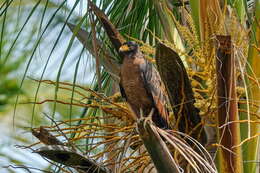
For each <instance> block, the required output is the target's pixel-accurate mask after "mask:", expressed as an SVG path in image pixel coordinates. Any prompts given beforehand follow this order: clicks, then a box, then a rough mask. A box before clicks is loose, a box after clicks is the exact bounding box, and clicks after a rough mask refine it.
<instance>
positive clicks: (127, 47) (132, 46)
mask: <svg viewBox="0 0 260 173" xmlns="http://www.w3.org/2000/svg"><path fill="white" fill-rule="evenodd" d="M137 51H138V44H137V43H136V42H134V41H128V42H125V43H123V44H122V46H121V47H120V48H119V53H122V54H123V55H126V56H131V55H133V54H135V53H136V52H137Z"/></svg>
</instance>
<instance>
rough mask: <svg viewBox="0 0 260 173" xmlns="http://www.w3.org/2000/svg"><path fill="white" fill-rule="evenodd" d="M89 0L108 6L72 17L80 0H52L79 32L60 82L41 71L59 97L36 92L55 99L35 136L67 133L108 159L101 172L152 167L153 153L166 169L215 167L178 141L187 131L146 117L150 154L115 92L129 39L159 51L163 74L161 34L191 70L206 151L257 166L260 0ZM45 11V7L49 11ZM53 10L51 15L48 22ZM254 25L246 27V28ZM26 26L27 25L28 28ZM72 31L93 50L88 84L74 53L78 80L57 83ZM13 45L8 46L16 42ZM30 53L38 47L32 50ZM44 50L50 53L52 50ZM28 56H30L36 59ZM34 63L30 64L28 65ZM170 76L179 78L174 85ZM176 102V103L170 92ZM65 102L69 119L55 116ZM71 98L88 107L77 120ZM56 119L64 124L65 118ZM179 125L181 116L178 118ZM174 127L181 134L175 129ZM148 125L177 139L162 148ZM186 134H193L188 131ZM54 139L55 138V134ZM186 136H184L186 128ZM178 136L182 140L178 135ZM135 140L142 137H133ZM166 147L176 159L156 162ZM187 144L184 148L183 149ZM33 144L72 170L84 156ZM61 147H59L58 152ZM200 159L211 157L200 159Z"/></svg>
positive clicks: (69, 140) (235, 164) (220, 161)
mask: <svg viewBox="0 0 260 173" xmlns="http://www.w3.org/2000/svg"><path fill="white" fill-rule="evenodd" d="M40 2H43V1H38V2H36V5H35V6H34V7H35V8H33V9H32V10H31V11H30V12H32V13H34V10H35V9H36V7H37V4H38V3H39V4H40ZM51 2H52V1H48V0H46V1H45V3H44V4H45V5H43V7H49V6H48V3H51ZM93 2H94V3H96V5H97V6H98V7H99V8H100V9H101V10H102V11H103V12H104V13H105V14H104V13H103V12H100V11H98V8H93V6H92V7H91V5H90V4H89V3H88V4H87V5H86V11H87V12H86V14H85V15H84V16H83V17H79V16H75V19H70V18H71V14H72V13H73V12H74V11H75V8H74V7H76V6H77V5H78V6H80V3H79V1H76V2H75V3H74V4H73V7H72V8H69V7H68V8H66V9H65V8H63V6H64V5H65V4H66V1H63V2H61V3H60V4H55V3H52V6H51V8H53V9H54V10H55V9H57V11H59V10H60V9H62V8H63V10H64V11H65V12H64V13H65V14H64V16H61V19H62V20H63V21H65V24H63V25H62V28H64V27H65V26H66V24H67V23H68V21H69V22H70V23H74V24H75V25H71V24H70V25H69V26H70V28H72V30H73V35H72V37H71V39H70V41H69V43H68V48H67V49H66V50H65V52H64V56H63V58H62V59H60V66H59V67H58V68H56V69H58V73H57V77H56V80H55V82H53V81H49V80H43V77H44V74H45V71H42V72H41V77H40V78H39V80H37V82H39V84H41V83H46V84H49V85H53V86H54V87H55V92H54V93H53V96H54V97H53V98H50V99H46V100H44V101H43V102H42V101H38V94H36V95H35V99H33V101H32V102H34V103H35V105H36V104H37V105H38V104H40V105H41V103H44V102H51V103H52V110H51V111H50V113H49V115H45V116H47V117H48V118H49V119H51V121H52V125H51V126H45V127H42V128H39V129H35V132H34V133H35V134H36V136H37V134H38V138H39V139H40V141H41V142H43V141H44V140H43V137H41V135H40V134H41V130H42V132H43V131H44V130H43V129H45V130H46V129H48V130H51V129H52V130H53V131H54V132H55V134H57V136H60V137H63V138H65V139H63V140H64V141H65V143H66V145H67V146H70V147H72V148H74V149H76V150H79V151H81V152H82V153H87V155H88V156H89V157H91V158H94V159H95V160H96V162H97V163H102V164H103V166H104V167H101V168H100V169H102V170H103V171H105V172H106V171H107V170H106V169H112V170H113V169H114V170H119V171H121V172H126V171H128V170H129V171H133V170H139V171H140V170H147V169H149V168H150V167H153V164H151V162H152V161H151V159H152V160H153V163H154V165H155V167H156V168H157V171H159V172H160V171H163V169H167V168H169V169H172V170H175V171H176V172H178V171H179V170H180V169H179V167H183V165H186V169H187V170H186V171H189V170H193V171H195V172H196V171H197V172H201V170H203V171H208V172H210V171H211V172H214V171H215V170H214V166H213V167H210V166H209V165H208V162H209V163H211V162H210V160H208V159H207V157H205V158H203V157H201V158H199V159H197V160H196V158H198V157H199V155H197V154H196V150H195V151H194V152H191V153H188V151H190V150H183V147H184V146H185V147H188V145H187V143H185V141H182V140H181V139H179V137H180V136H182V134H180V133H177V134H175V133H168V132H165V131H160V129H157V128H154V127H153V126H152V125H149V124H148V126H147V128H142V127H143V124H142V123H141V126H139V135H140V137H141V138H142V140H143V142H144V144H145V147H146V150H147V151H148V153H149V154H148V153H147V151H146V150H144V149H143V150H141V146H142V145H141V144H140V143H142V141H141V140H140V138H139V137H138V135H137V134H136V133H135V132H134V130H133V129H134V125H133V123H134V122H133V120H131V118H130V115H129V114H130V113H129V110H128V109H127V107H126V106H125V104H124V102H123V101H122V100H121V98H120V96H118V95H119V94H117V91H118V90H117V82H118V66H120V65H119V64H120V63H121V62H122V60H121V57H120V56H118V54H117V51H116V49H115V47H117V46H118V45H120V44H121V43H122V42H123V41H124V40H135V41H137V42H138V43H139V44H140V45H142V46H141V49H142V51H143V52H144V53H145V55H146V56H147V59H148V60H151V61H152V62H153V61H154V57H155V56H156V62H157V66H158V70H159V71H160V74H161V75H162V76H163V74H164V72H165V69H166V67H167V62H166V64H165V66H163V65H162V64H161V62H162V61H160V60H162V58H161V56H160V54H157V55H155V50H156V52H160V51H162V53H164V51H163V49H159V48H157V49H155V48H154V46H155V45H157V44H158V43H159V42H160V43H161V45H162V46H164V47H168V48H170V49H171V50H173V51H174V52H175V53H176V54H177V55H178V56H180V58H181V59H182V61H183V63H184V66H185V71H187V74H188V76H189V81H190V84H191V86H192V90H193V92H194V97H195V103H194V105H195V106H196V108H197V109H199V110H200V112H199V114H200V116H201V117H202V119H203V120H204V127H205V129H206V132H207V133H208V134H207V135H208V145H207V146H204V147H206V148H207V149H208V150H209V151H211V149H213V159H215V160H216V163H217V167H218V170H219V172H256V171H258V169H257V164H256V160H257V158H258V155H257V153H258V134H257V131H258V128H259V127H258V121H257V119H258V109H259V98H260V97H259V85H258V78H259V70H258V69H257V64H258V60H257V57H258V56H259V45H258V42H259V37H258V36H259V11H260V10H259V6H260V2H259V1H258V0H256V1H254V2H253V5H252V7H253V8H252V9H250V8H248V5H247V4H246V1H242V0H237V1H217V0H215V1H212V2H211V3H208V1H203V0H201V1H193V0H190V1H187V2H182V1H177V0H176V1H168V0H162V1H154V0H145V1H143V0H142V1H141V0H138V1H131V0H126V1H118V0H114V1H108V0H103V1H97V2H96V1H93ZM9 3H10V4H13V2H12V1H10V0H6V1H5V2H4V3H3V5H2V9H3V11H2V12H1V14H2V16H3V15H4V14H6V13H7V12H8V8H5V6H6V7H8V6H9ZM249 4H250V3H249ZM20 6H21V4H20ZM81 8H85V6H84V5H81ZM44 9H45V8H44ZM55 12H56V11H55ZM55 12H54V13H53V14H55ZM41 14H45V12H43V13H41ZM42 16H43V17H42V18H47V17H45V15H42ZM106 16H108V18H106ZM54 18H55V17H51V20H52V19H54ZM108 19H109V20H108ZM3 20H4V17H3ZM51 20H49V21H51ZM26 21H28V20H26ZM26 21H25V24H26ZM104 22H105V23H104ZM42 24H43V25H44V24H45V23H42ZM3 26H4V27H2V28H5V26H6V25H3ZM45 26H46V27H43V28H44V29H39V35H38V38H37V39H36V41H35V42H34V43H35V48H39V47H40V46H39V42H40V40H41V39H42V38H44V34H45V32H46V31H45V28H46V29H47V28H48V27H49V26H50V25H49V23H48V22H46V24H45ZM113 26H115V27H113ZM81 28H83V29H84V30H85V31H84V30H82V29H81ZM249 29H250V31H251V32H250V33H248V30H249ZM2 30H3V29H2ZM21 31H22V32H25V31H24V29H23V28H22V30H21ZM62 31H63V29H62V30H61V31H60V32H59V33H62ZM118 31H119V32H118ZM237 31H239V32H237ZM107 33H108V34H107ZM119 33H120V34H119ZM111 34H112V35H111ZM113 34H114V35H113ZM2 36H3V35H2ZM112 36H115V37H112ZM59 37H60V35H58V37H56V38H57V39H56V41H57V40H59ZM75 37H77V38H78V39H79V40H80V41H81V42H82V43H83V44H84V46H85V49H87V51H88V52H89V53H90V54H92V56H90V57H94V58H95V62H96V71H95V73H96V75H95V79H94V84H93V87H92V89H90V88H88V87H81V86H79V85H76V84H77V81H78V78H77V76H78V73H79V70H80V69H81V68H80V63H81V58H77V59H72V60H73V61H74V62H76V65H75V70H74V72H73V70H72V72H71V73H74V75H72V76H74V79H73V81H72V82H71V83H67V82H65V83H64V82H61V81H62V79H61V74H63V73H64V71H65V70H64V69H66V67H65V65H66V62H68V61H69V58H68V55H69V54H70V53H71V52H72V48H75V47H73V43H74V40H75ZM111 37H112V39H111ZM123 37H124V38H123ZM109 40H111V41H112V42H110V41H109ZM13 43H15V41H13V42H12V44H13ZM58 44H59V43H58V41H57V42H55V43H54V46H53V47H52V48H51V52H50V55H51V54H52V53H53V52H55V48H54V47H56V46H57V45H58ZM9 50H11V51H10V52H12V50H13V48H12V49H9ZM35 50H36V49H35ZM32 54H34V51H33V52H32ZM5 57H8V56H5ZM46 57H50V56H48V55H47V56H46ZM32 58H33V56H31V58H30V59H32ZM5 59H8V58H4V63H3V64H4V65H5V61H6V60H5ZM48 59H49V58H48ZM30 61H31V60H29V63H28V64H27V67H30V66H31V64H30ZM71 62H72V61H71ZM47 63H48V60H47V61H46V63H45V65H46V66H47ZM54 67H55V66H54ZM164 67H165V68H164ZM27 71H28V68H26V70H25V74H24V76H26V75H27ZM173 73H174V72H173V71H169V73H168V74H173ZM166 74H167V73H166ZM164 77H165V80H164V82H165V83H166V85H169V86H170V82H171V81H169V80H167V79H169V76H168V75H165V76H164ZM22 81H23V80H22ZM174 84H175V85H178V84H177V83H174ZM39 86H40V85H39ZM227 88H228V89H227ZM61 90H68V91H72V94H71V98H69V99H67V98H62V97H60V91H61ZM37 92H38V91H37ZM37 92H36V93H37ZM101 93H102V94H101ZM168 94H171V92H170V90H168ZM177 94H178V93H177ZM186 94H187V93H186V92H184V97H185V96H187V95H186ZM180 97H183V95H181V94H180ZM223 98H224V99H223ZM171 102H172V103H173V102H174V99H173V100H172V101H171ZM59 104H64V105H68V110H69V116H68V118H69V119H68V120H65V119H61V118H59V117H57V105H59ZM181 105H186V103H185V102H181ZM237 105H238V106H237ZM74 106H78V107H82V108H83V109H84V110H83V112H82V114H81V116H80V117H79V119H75V118H78V117H77V116H74V115H73V114H72V111H71V110H72V108H73V107H74ZM172 106H174V105H172ZM33 109H35V108H33ZM33 112H34V111H33ZM173 112H174V111H173ZM33 114H34V113H33ZM175 114H176V113H175ZM175 116H176V115H175ZM173 117H174V116H173ZM175 118H176V117H175ZM173 119H174V118H173ZM59 121H62V122H60V123H59ZM141 122H142V121H141ZM53 123H54V124H53ZM176 123H178V118H177V120H176ZM58 125H59V126H58ZM139 125H140V124H139ZM146 125H147V124H146ZM217 127H218V128H217ZM147 129H148V130H147ZM149 129H150V131H149ZM175 130H177V132H178V129H175ZM145 133H148V134H149V135H150V137H152V136H153V135H155V139H160V136H158V133H159V134H160V135H161V136H164V138H166V139H167V137H168V139H169V140H167V141H168V142H169V143H170V144H171V146H170V147H169V148H167V147H165V146H164V142H163V141H162V140H161V141H160V140H159V141H160V142H159V143H158V142H156V141H150V143H149V140H148V141H147V140H146V139H145V138H144V136H143V134H145ZM186 133H187V134H188V132H186ZM47 134H48V133H47ZM156 134H157V135H156ZM39 135H40V137H39ZM149 135H148V136H149ZM47 136H48V135H47ZM215 136H217V137H215ZM175 137H176V138H175ZM49 138H55V137H53V136H52V135H51V134H49ZM185 138H188V137H187V135H186V136H185ZM55 139H56V138H55ZM54 141H56V140H54ZM177 141H182V142H181V143H178V142H177ZM43 143H44V142H43ZM58 143H59V142H57V141H56V142H54V143H51V144H52V145H57V144H58ZM136 143H137V144H138V143H139V144H138V145H134V144H136ZM177 143H178V144H179V146H178V145H177ZM45 144H46V143H45ZM47 144H48V143H47ZM185 144H186V145H185ZM48 145H49V144H48ZM154 145H155V146H157V147H162V148H160V150H158V148H156V147H155V148H156V149H155V148H153V147H151V146H154ZM134 146H135V147H134ZM180 146H182V147H180ZM129 147H130V148H129ZM136 147H137V148H136ZM171 147H173V148H171ZM139 149H140V150H141V151H140V150H139ZM178 149H179V150H178ZM168 150H171V152H172V153H174V154H173V155H172V156H173V157H169V158H165V162H164V163H167V164H162V163H160V164H157V163H158V160H161V159H160V157H159V156H158V157H159V158H157V159H156V158H155V157H153V153H159V152H158V151H166V153H167V151H168ZM172 150H173V151H172ZM215 150H216V151H217V156H218V157H217V158H215V155H214V154H215V153H214V151H215ZM49 151H51V153H49ZM65 151H66V152H65ZM73 151H74V150H73ZM184 151H185V152H187V153H188V154H187V155H185V154H184ZM37 152H38V153H40V154H41V155H43V156H45V157H47V158H51V159H52V160H54V161H58V162H61V163H63V164H64V165H66V166H69V167H74V168H75V164H73V160H76V158H82V157H81V156H82V155H80V154H79V155H77V157H76V158H75V159H72V161H71V162H67V163H65V162H64V161H63V162H62V161H60V160H57V159H56V160H55V159H54V156H60V152H61V153H62V154H63V156H64V154H67V155H69V156H71V154H75V153H74V152H72V151H71V150H70V149H67V148H65V149H64V148H63V149H46V148H42V149H41V150H39V151H37ZM55 152H57V153H58V154H57V155H55ZM197 152H198V151H197ZM53 153H54V156H53V155H52V154H53ZM149 156H151V157H149ZM168 156H169V155H168ZM83 157H84V158H85V157H86V156H83ZM187 158H188V159H187ZM200 159H201V160H200ZM185 160H186V161H185ZM85 161H86V162H87V161H88V159H87V160H86V159H85ZM202 161H205V162H204V164H201V165H200V163H201V162H202ZM86 162H84V163H86ZM168 163H170V164H168ZM230 163H231V164H230ZM54 165H56V164H54ZM93 165H95V163H93ZM158 165H159V167H158ZM53 169H55V168H53ZM57 169H60V170H63V171H65V170H69V168H67V167H65V168H64V167H62V166H59V167H58V168H56V170H57ZM76 170H78V171H82V170H81V168H76ZM83 170H84V169H83Z"/></svg>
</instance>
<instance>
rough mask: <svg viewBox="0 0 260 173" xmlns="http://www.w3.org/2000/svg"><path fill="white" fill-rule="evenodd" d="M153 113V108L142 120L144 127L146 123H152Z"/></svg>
mask: <svg viewBox="0 0 260 173" xmlns="http://www.w3.org/2000/svg"><path fill="white" fill-rule="evenodd" d="M153 113H154V108H152V110H151V112H150V113H149V115H148V116H147V117H145V118H144V127H145V126H146V123H147V122H148V121H150V122H153V119H152V117H153Z"/></svg>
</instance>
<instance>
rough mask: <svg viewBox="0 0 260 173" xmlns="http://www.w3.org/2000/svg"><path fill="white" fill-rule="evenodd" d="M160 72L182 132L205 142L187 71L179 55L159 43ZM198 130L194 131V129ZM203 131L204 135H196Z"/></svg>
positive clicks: (157, 58) (157, 50) (157, 54)
mask: <svg viewBox="0 0 260 173" xmlns="http://www.w3.org/2000/svg"><path fill="white" fill-rule="evenodd" d="M156 63H157V67H158V71H159V73H160V75H161V78H162V80H163V82H164V84H165V87H166V89H167V93H168V95H169V100H170V103H171V106H172V108H173V112H174V115H175V116H176V119H177V122H178V124H177V125H178V128H179V130H180V131H181V132H184V133H190V132H191V131H192V132H193V134H192V136H193V137H195V138H196V137H197V136H198V135H199V136H200V137H201V140H200V141H203V142H205V140H206V139H205V138H206V137H205V132H204V131H203V130H202V128H203V127H202V124H201V118H200V115H199V111H198V109H197V108H195V106H194V103H195V99H194V96H193V91H192V88H191V84H190V81H189V77H188V74H187V72H186V69H185V67H184V65H183V63H182V60H181V59H180V57H179V55H178V54H177V53H176V52H175V51H173V50H172V49H171V48H169V47H167V46H165V45H164V44H162V43H159V44H158V46H157V49H156ZM195 128H196V129H197V130H194V129H195ZM198 131H199V132H200V131H201V133H202V134H196V133H199V132H198Z"/></svg>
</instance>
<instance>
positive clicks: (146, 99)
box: [119, 41, 169, 129]
mask: <svg viewBox="0 0 260 173" xmlns="http://www.w3.org/2000/svg"><path fill="white" fill-rule="evenodd" d="M119 53H120V54H121V55H122V56H123V64H122V66H121V69H120V83H119V86H120V91H121V94H122V97H124V98H125V99H126V101H127V103H128V105H129V107H130V108H131V110H132V112H133V115H134V116H135V117H134V118H135V119H136V118H139V117H140V115H141V111H142V113H143V115H144V116H148V115H149V114H150V112H151V111H152V110H153V111H154V112H153V114H152V121H153V122H154V123H155V124H156V126H158V127H160V128H167V129H168V128H169V113H168V111H167V107H166V103H167V100H168V98H167V95H166V92H165V86H164V84H163V82H162V80H161V78H160V75H159V73H158V72H157V71H156V69H155V67H154V66H153V65H152V64H151V63H150V62H148V61H147V60H146V59H145V58H144V55H143V54H142V52H141V51H140V49H139V46H138V45H137V44H136V43H135V42H133V41H129V42H125V43H124V44H123V45H122V46H121V47H120V48H119Z"/></svg>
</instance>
